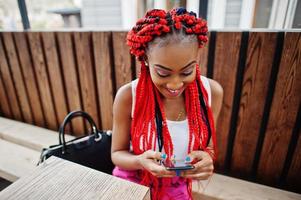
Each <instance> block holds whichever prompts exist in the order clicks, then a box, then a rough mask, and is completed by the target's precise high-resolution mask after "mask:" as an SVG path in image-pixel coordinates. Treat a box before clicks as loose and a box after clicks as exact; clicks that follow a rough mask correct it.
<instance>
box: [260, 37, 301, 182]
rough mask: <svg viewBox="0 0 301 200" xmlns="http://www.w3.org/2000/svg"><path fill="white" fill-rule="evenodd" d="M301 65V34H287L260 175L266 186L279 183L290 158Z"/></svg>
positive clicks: (300, 87)
mask: <svg viewBox="0 0 301 200" xmlns="http://www.w3.org/2000/svg"><path fill="white" fill-rule="evenodd" d="M300 66H301V33H298V32H295V33H286V35H285V40H284V48H283V54H282V58H281V62H280V66H279V72H278V76H277V82H276V87H275V93H274V97H273V102H272V106H271V111H270V116H269V120H268V124H267V130H266V135H265V138H264V143H263V148H262V153H261V157H260V161H259V167H258V173H257V175H258V178H259V180H261V181H264V182H265V183H267V184H275V183H277V181H278V179H279V177H280V174H281V171H282V168H283V165H284V162H285V158H286V155H287V150H288V146H289V143H290V138H291V135H292V130H293V128H294V123H295V119H296V116H297V112H298V106H299V104H300V101H301V93H300V91H301V84H300V83H301V68H300Z"/></svg>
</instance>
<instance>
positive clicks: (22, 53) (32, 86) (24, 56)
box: [13, 32, 45, 127]
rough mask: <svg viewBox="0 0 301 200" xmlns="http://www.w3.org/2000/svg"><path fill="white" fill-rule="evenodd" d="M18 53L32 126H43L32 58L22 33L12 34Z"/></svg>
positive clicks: (43, 121) (24, 35)
mask: <svg viewBox="0 0 301 200" xmlns="http://www.w3.org/2000/svg"><path fill="white" fill-rule="evenodd" d="M13 35H14V38H15V43H16V50H17V51H18V55H19V60H20V67H21V69H22V72H23V77H24V84H25V86H26V88H27V95H28V99H29V102H30V108H31V110H32V115H33V120H34V124H35V125H37V126H42V127H44V126H45V119H44V115H43V110H42V103H41V99H40V96H39V90H38V86H37V81H36V78H35V77H36V76H35V72H34V68H33V63H32V57H31V54H30V51H29V46H28V41H27V37H26V34H24V33H22V32H16V33H13Z"/></svg>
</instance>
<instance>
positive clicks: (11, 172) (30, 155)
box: [0, 117, 301, 200]
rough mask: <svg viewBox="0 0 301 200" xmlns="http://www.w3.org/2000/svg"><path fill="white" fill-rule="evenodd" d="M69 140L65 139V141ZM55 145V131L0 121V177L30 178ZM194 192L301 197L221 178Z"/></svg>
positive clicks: (285, 199)
mask: <svg viewBox="0 0 301 200" xmlns="http://www.w3.org/2000/svg"><path fill="white" fill-rule="evenodd" d="M72 138H73V137H72V136H67V140H69V139H72ZM57 142H58V134H57V132H55V131H50V130H47V129H44V128H40V127H36V126H33V125H29V124H25V123H22V122H18V121H14V120H10V119H6V118H2V117H0V177H3V178H5V179H7V180H9V181H12V182H14V181H16V180H17V179H18V178H20V177H22V176H24V175H26V174H29V173H30V172H31V171H33V169H34V168H35V167H36V164H37V162H38V159H39V156H40V152H41V150H42V148H43V147H48V146H49V145H52V144H56V143H57ZM206 184H207V183H206V181H204V182H203V185H206ZM197 188H198V187H197V184H195V183H194V184H193V191H194V193H193V195H194V199H206V200H217V199H269V200H273V199H275V200H276V199H277V200H278V199H281V200H293V199H296V200H297V199H301V195H300V194H296V193H292V192H288V191H284V190H279V189H276V188H272V187H267V186H264V185H260V184H256V183H251V182H248V181H244V180H240V179H236V178H232V177H228V176H224V175H220V174H214V175H213V176H212V178H211V180H210V181H209V183H208V185H207V187H205V190H204V191H203V190H200V191H197Z"/></svg>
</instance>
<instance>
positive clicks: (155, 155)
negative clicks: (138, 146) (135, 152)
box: [138, 150, 176, 177]
mask: <svg viewBox="0 0 301 200" xmlns="http://www.w3.org/2000/svg"><path fill="white" fill-rule="evenodd" d="M160 160H162V154H161V153H160V152H155V151H152V150H148V151H146V152H144V153H143V154H140V155H139V156H138V162H139V164H140V165H141V166H142V167H143V168H144V169H145V170H147V171H149V172H150V173H151V174H152V175H154V176H156V177H174V176H176V173H175V172H174V171H168V170H166V169H165V167H164V166H163V165H160V163H159V162H158V161H160Z"/></svg>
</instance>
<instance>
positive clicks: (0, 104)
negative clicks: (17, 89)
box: [0, 73, 13, 118]
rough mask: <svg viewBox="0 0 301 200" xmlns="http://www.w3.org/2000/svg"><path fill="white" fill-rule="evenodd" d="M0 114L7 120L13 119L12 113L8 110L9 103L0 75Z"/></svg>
mask: <svg viewBox="0 0 301 200" xmlns="http://www.w3.org/2000/svg"><path fill="white" fill-rule="evenodd" d="M0 91H1V92H0V113H1V115H6V117H8V118H13V116H12V112H11V110H10V103H9V101H8V98H7V93H6V91H5V87H4V85H3V82H2V78H1V73H0Z"/></svg>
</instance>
